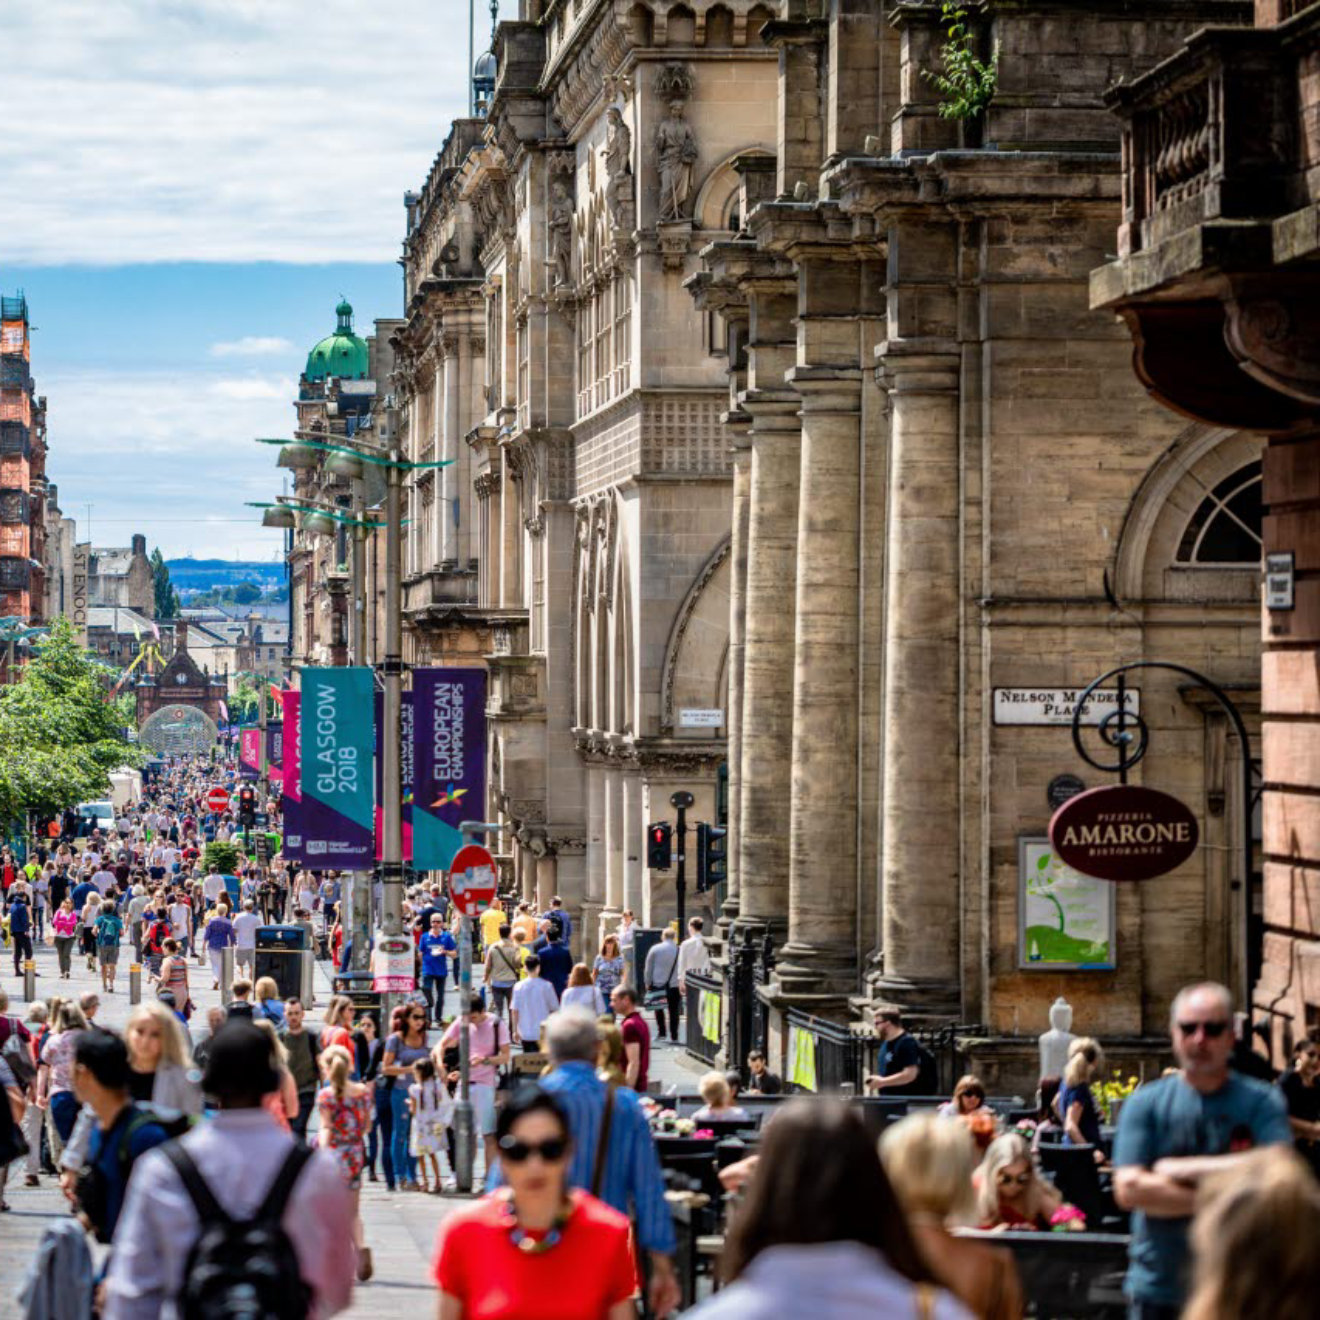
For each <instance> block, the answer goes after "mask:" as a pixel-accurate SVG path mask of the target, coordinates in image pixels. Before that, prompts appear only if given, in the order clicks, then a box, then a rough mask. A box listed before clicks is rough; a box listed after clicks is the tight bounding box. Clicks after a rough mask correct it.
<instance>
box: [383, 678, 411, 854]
mask: <svg viewBox="0 0 1320 1320" xmlns="http://www.w3.org/2000/svg"><path fill="white" fill-rule="evenodd" d="M400 697H401V699H402V705H401V706H400V708H399V719H400V728H399V788H400V791H401V792H402V794H403V802H402V804H401V806H402V812H403V860H404V861H405V862H410V861H412V855H413V842H412V804H413V733H414V729H415V727H416V723H415V721H414V720H413V694H412V693H411V692H403V693H400ZM384 739H385V694H384V693H383V692H377V693H376V860H377V861H380V859H381V858H382V857H383V856H384V855H385V854H384V847H385V743H384Z"/></svg>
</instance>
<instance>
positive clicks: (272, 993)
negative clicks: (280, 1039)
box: [252, 976, 284, 1031]
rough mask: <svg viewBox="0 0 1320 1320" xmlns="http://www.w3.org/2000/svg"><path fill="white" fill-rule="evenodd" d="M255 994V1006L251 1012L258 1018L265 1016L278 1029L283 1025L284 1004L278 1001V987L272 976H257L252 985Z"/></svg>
mask: <svg viewBox="0 0 1320 1320" xmlns="http://www.w3.org/2000/svg"><path fill="white" fill-rule="evenodd" d="M252 993H253V994H254V995H255V996H256V1000H257V1002H256V1006H255V1007H254V1008H253V1010H252V1012H253V1014H254V1016H256V1017H259V1018H267V1019H269V1020H270V1021H271V1022H273V1023H274V1024H275V1029H276V1030H277V1031H278V1030H279V1029H280V1028H281V1027H282V1026H283V1025H284V1005H283V1003H281V1001H280V987H279V986H278V985H277V984H276V981H275V978H274V977H273V976H259V977H257V983H256V985H255V986H253V987H252Z"/></svg>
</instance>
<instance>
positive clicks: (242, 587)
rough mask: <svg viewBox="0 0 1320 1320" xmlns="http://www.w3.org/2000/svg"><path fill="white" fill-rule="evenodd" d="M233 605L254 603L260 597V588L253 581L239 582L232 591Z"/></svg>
mask: <svg viewBox="0 0 1320 1320" xmlns="http://www.w3.org/2000/svg"><path fill="white" fill-rule="evenodd" d="M233 599H234V604H235V605H255V604H256V603H257V601H259V600H260V599H261V588H260V587H259V586H257V584H256V583H255V582H240V583H239V584H238V585H237V586H236V587H235V588H234V592H233Z"/></svg>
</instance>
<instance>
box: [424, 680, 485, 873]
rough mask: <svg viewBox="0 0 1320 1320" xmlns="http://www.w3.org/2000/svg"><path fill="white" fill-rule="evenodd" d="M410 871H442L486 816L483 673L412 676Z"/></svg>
mask: <svg viewBox="0 0 1320 1320" xmlns="http://www.w3.org/2000/svg"><path fill="white" fill-rule="evenodd" d="M413 720H414V725H415V727H414V758H413V764H414V768H415V778H414V780H413V804H412V826H413V828H412V839H413V866H414V867H415V868H416V869H417V870H419V871H447V870H448V869H449V863H450V862H451V861H452V860H453V858H454V854H455V853H456V852H457V851H458V850H459V848H461V847H462V846H463V836H462V834H461V833H460V832H459V828H458V827H459V825H460V824H461V823H462V822H463V821H465V820H481V819H482V817H483V815H484V814H485V810H486V671H485V670H484V669H415V670H413Z"/></svg>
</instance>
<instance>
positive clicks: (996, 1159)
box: [976, 1132, 1063, 1232]
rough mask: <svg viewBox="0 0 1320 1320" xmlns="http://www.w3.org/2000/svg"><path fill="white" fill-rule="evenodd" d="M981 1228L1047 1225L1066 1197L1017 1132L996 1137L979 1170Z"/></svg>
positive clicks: (1016, 1227)
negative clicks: (1040, 1168) (1039, 1167)
mask: <svg viewBox="0 0 1320 1320" xmlns="http://www.w3.org/2000/svg"><path fill="white" fill-rule="evenodd" d="M976 1184H977V1196H976V1212H977V1217H978V1220H979V1223H980V1227H981V1228H1012V1229H1023V1228H1026V1229H1031V1228H1037V1229H1043V1230H1044V1231H1046V1232H1048V1231H1049V1227H1050V1219H1051V1217H1052V1216H1053V1215H1054V1212H1055V1211H1056V1210H1058V1208H1059V1207H1060V1206H1061V1205H1062V1204H1063V1197H1062V1196H1060V1195H1059V1193H1058V1192H1057V1191H1055V1189H1054V1187H1053V1186H1052V1185H1051V1184H1050V1183H1048V1182H1046V1181H1045V1179H1044V1178H1042V1177H1041V1176H1040V1174H1039V1173H1038V1172H1037V1170H1036V1162H1035V1160H1034V1159H1033V1158H1032V1154H1031V1147H1030V1146H1029V1145H1028V1144H1027V1142H1026V1139H1025V1138H1024V1137H1021V1136H1019V1135H1018V1134H1017V1133H1016V1132H1005V1133H1004V1135H1003V1136H1002V1137H996V1138H995V1139H994V1140H993V1141H992V1142H991V1143H990V1147H989V1149H988V1150H987V1151H986V1153H985V1158H984V1159H983V1160H982V1161H981V1167H980V1168H979V1169H977V1171H976Z"/></svg>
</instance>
